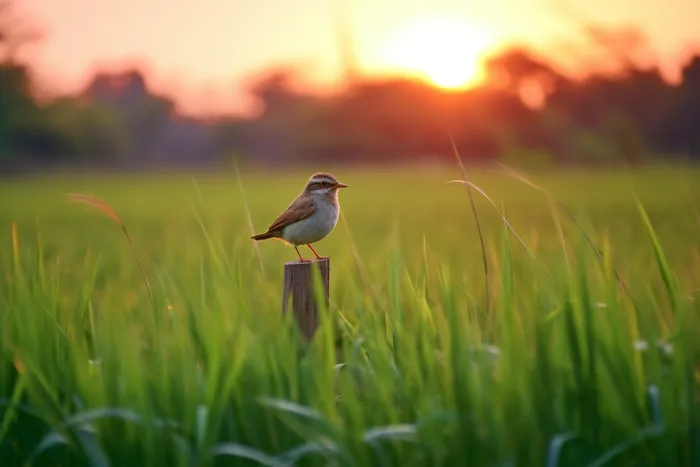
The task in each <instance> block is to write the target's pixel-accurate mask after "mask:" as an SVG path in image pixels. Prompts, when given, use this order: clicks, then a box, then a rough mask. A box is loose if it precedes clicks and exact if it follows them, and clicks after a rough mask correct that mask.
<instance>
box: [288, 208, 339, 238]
mask: <svg viewBox="0 0 700 467" xmlns="http://www.w3.org/2000/svg"><path fill="white" fill-rule="evenodd" d="M339 214H340V210H339V209H338V207H337V205H334V204H332V203H329V202H327V201H325V200H319V201H318V202H317V206H316V211H315V212H314V213H313V214H312V215H311V216H309V217H307V218H306V219H304V220H301V221H299V222H295V223H293V224H291V225H288V226H287V227H285V228H284V233H283V236H284V239H285V240H287V241H288V242H290V243H292V244H297V245H305V244H308V243H315V242H317V241H319V240H321V239H323V238H324V237H326V236H327V235H328V234H329V233H331V231H332V230H333V229H334V228H335V226H336V224H337V223H338V217H339Z"/></svg>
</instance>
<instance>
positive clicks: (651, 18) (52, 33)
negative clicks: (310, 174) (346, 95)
mask: <svg viewBox="0 0 700 467" xmlns="http://www.w3.org/2000/svg"><path fill="white" fill-rule="evenodd" d="M18 4H19V5H18V6H19V7H20V8H19V9H18V12H21V13H23V14H25V15H27V16H28V19H30V20H31V22H32V23H33V24H35V25H36V26H37V27H39V28H41V29H42V30H43V31H44V39H43V41H42V42H41V43H40V44H39V45H37V46H36V47H34V48H33V49H32V51H31V55H30V58H31V60H32V63H33V64H34V65H35V68H36V71H37V75H38V78H39V79H41V80H43V83H44V85H45V86H46V85H49V84H50V86H51V87H52V88H53V89H55V90H57V91H71V90H74V89H76V88H77V87H79V86H81V85H83V84H84V82H85V80H86V79H88V78H89V76H90V74H91V72H92V71H93V70H94V68H95V67H105V68H111V69H115V68H117V67H119V66H120V65H121V64H123V63H125V62H129V61H131V62H136V63H139V64H141V65H144V66H145V67H147V71H148V73H149V82H151V83H152V84H153V86H154V87H155V88H156V89H158V90H163V91H166V92H177V99H178V102H179V103H180V104H181V107H182V108H183V109H184V110H186V111H191V112H202V111H223V110H229V109H237V108H241V106H243V105H244V100H243V99H242V95H243V91H244V87H243V85H244V80H245V79H248V78H250V77H252V76H254V75H255V74H256V73H258V72H259V71H261V70H263V69H264V68H265V67H267V66H270V65H275V64H290V65H292V64H301V65H302V66H303V69H304V70H305V72H306V73H307V74H308V76H309V78H310V79H312V80H313V81H314V82H317V83H319V84H322V83H331V82H333V80H334V79H337V77H338V75H339V72H340V61H339V57H338V41H337V38H336V33H335V30H334V27H333V26H334V23H333V18H334V17H333V14H334V8H336V7H338V6H340V7H341V8H342V11H344V13H345V14H346V15H345V16H346V20H347V21H348V22H349V26H350V27H351V31H352V33H353V41H354V49H355V50H354V52H355V55H356V60H357V62H358V66H359V68H360V69H361V70H362V71H363V72H366V73H382V72H386V71H391V70H396V69H397V67H400V66H413V67H417V68H422V69H423V71H426V72H429V74H434V75H435V76H434V78H435V81H438V80H441V81H443V82H445V83H446V84H448V83H450V82H451V81H454V79H456V77H457V76H458V75H460V73H461V74H465V76H466V74H469V75H472V74H473V73H474V68H475V66H476V62H477V61H478V56H479V55H480V54H483V52H484V51H488V49H489V48H491V49H493V48H494V47H498V46H499V45H500V44H503V43H504V42H510V41H515V40H518V41H522V42H528V43H532V44H536V45H537V46H539V47H540V48H545V49H547V50H549V51H550V54H551V56H553V57H557V56H559V57H561V58H566V57H571V54H570V53H569V52H567V50H568V49H567V48H566V47H567V46H565V44H567V43H571V44H573V43H580V42H581V35H580V33H579V30H578V29H577V27H576V22H575V16H572V13H571V11H572V9H573V11H574V12H581V13H583V14H585V15H586V17H587V18H589V19H590V20H593V21H596V22H597V23H599V24H602V25H608V26H614V25H635V26H638V27H640V28H641V29H643V30H644V32H645V33H646V34H647V35H648V37H649V39H650V41H651V45H652V46H653V48H654V49H655V51H656V52H657V53H658V55H659V56H660V58H661V60H662V63H664V65H665V67H666V70H667V71H668V73H669V74H670V75H672V74H673V73H674V72H675V71H676V69H677V67H678V64H679V61H680V60H685V59H686V58H687V56H688V55H687V54H688V50H687V47H688V46H690V45H692V44H698V43H699V40H700V30H699V29H698V27H697V26H698V18H700V1H698V0H646V1H645V0H616V1H614V2H610V1H604V0H587V1H585V2H583V1H574V0H571V1H569V2H563V1H561V0H487V1H483V0H480V1H475V0H474V1H467V0H453V1H448V0H443V1H439V0H425V1H415V0H414V1H406V0H353V1H351V0H294V1H291V0H256V1H254V0H200V1H198V2H197V1H194V0H20V1H19V2H18ZM581 19H582V20H584V18H581ZM453 23H456V24H462V25H464V26H465V27H466V29H465V30H466V31H467V36H465V37H467V38H469V37H471V38H472V40H469V46H466V47H465V48H464V49H462V50H456V49H455V50H453V51H451V50H449V49H445V48H442V54H443V55H442V57H444V58H441V56H440V51H439V50H438V49H440V40H441V38H443V35H444V36H445V37H447V38H449V37H451V36H449V34H448V33H446V32H445V31H446V30H447V29H449V27H445V26H440V25H449V24H453ZM436 25H437V26H436ZM448 32H449V31H448ZM459 34H461V33H458V34H457V35H458V36H459V37H457V39H458V40H459V39H460V38H461V39H462V40H465V39H464V37H462V36H460V35H459ZM421 38H425V40H421ZM555 44H556V45H555ZM431 47H433V48H432V49H431ZM451 52H452V53H454V54H456V53H460V54H462V56H464V57H465V60H464V61H461V62H462V63H461V64H460V61H459V60H456V59H454V58H452V57H451V56H450V57H449V58H447V57H448V54H450V53H451ZM450 63H452V65H450ZM453 67H455V68H453ZM460 67H461V68H460ZM460 76H461V75H460Z"/></svg>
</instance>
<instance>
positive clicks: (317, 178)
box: [304, 172, 347, 194]
mask: <svg viewBox="0 0 700 467" xmlns="http://www.w3.org/2000/svg"><path fill="white" fill-rule="evenodd" d="M346 187H347V185H346V184H344V183H340V182H339V181H338V180H337V179H336V178H335V177H334V176H333V175H331V174H329V173H326V172H317V173H315V174H313V175H312V176H311V177H309V180H308V181H307V182H306V187H305V188H304V191H305V192H306V193H308V194H326V193H330V192H335V191H337V190H338V188H346Z"/></svg>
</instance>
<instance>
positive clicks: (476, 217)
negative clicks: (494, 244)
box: [450, 133, 491, 310]
mask: <svg viewBox="0 0 700 467" xmlns="http://www.w3.org/2000/svg"><path fill="white" fill-rule="evenodd" d="M450 144H452V150H453V151H454V154H455V158H456V159H457V162H458V163H459V168H460V170H461V171H462V177H463V178H464V180H465V181H467V180H468V177H467V169H466V168H465V167H464V164H463V163H462V158H461V157H460V155H459V151H458V150H457V145H456V144H455V140H454V138H453V137H452V133H450ZM467 192H468V193H469V203H470V204H471V207H472V212H473V213H474V221H475V222H476V231H477V233H478V234H479V243H480V244H481V258H482V261H483V263H484V280H485V282H486V309H487V310H488V309H489V308H491V307H490V301H491V287H490V285H489V264H488V260H487V258H486V246H485V245H484V234H483V233H482V231H481V223H480V222H479V215H478V214H477V212H476V205H475V204H474V195H472V190H471V184H468V185H467Z"/></svg>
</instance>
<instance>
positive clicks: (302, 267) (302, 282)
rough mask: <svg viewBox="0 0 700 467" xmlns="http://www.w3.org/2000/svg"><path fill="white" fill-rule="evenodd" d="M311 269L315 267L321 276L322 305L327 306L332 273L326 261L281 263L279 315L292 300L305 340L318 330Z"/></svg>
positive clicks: (293, 311) (285, 311) (327, 260)
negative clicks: (323, 301)
mask: <svg viewBox="0 0 700 467" xmlns="http://www.w3.org/2000/svg"><path fill="white" fill-rule="evenodd" d="M313 268H318V272H319V273H320V279H321V284H322V286H323V295H324V300H325V306H326V307H328V301H329V291H330V271H331V262H330V259H329V258H323V259H317V260H314V261H311V262H308V263H302V262H300V261H290V262H288V263H285V264H284V289H283V292H282V316H285V315H286V313H287V306H288V304H289V302H290V301H291V304H292V313H293V314H294V318H295V319H296V322H297V325H298V326H299V329H300V330H301V334H302V335H303V336H304V339H306V341H310V340H311V338H312V337H313V336H314V333H315V332H316V328H317V327H318V303H316V297H315V295H314V276H313V274H314V271H313Z"/></svg>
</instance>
